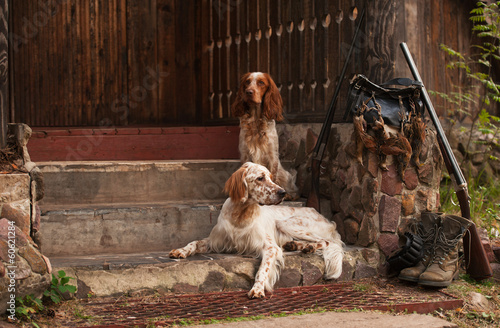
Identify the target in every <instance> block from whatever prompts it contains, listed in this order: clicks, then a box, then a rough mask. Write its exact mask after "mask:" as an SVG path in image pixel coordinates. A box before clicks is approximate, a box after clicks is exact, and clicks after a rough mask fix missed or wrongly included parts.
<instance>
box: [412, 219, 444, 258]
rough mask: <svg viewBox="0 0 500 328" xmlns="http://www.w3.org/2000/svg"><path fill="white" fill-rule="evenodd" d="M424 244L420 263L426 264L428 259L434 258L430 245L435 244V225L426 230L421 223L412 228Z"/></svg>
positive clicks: (436, 227) (436, 228)
mask: <svg viewBox="0 0 500 328" xmlns="http://www.w3.org/2000/svg"><path fill="white" fill-rule="evenodd" d="M412 229H413V231H415V232H416V233H417V234H418V235H419V236H420V238H422V241H423V243H424V256H423V257H422V262H426V261H427V260H428V259H429V258H433V257H434V249H433V247H432V245H433V244H434V243H435V240H434V238H435V236H436V230H439V228H438V226H437V224H434V225H432V227H431V228H429V229H428V230H425V229H424V226H423V224H422V222H419V223H417V224H415V225H414V226H413V227H412Z"/></svg>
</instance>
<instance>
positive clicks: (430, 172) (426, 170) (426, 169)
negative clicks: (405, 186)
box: [418, 162, 434, 185]
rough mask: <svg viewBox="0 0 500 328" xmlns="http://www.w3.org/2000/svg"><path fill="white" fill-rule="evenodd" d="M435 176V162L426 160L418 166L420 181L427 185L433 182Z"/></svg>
mask: <svg viewBox="0 0 500 328" xmlns="http://www.w3.org/2000/svg"><path fill="white" fill-rule="evenodd" d="M433 177H434V163H432V162H426V163H424V164H423V165H421V166H420V167H419V168H418V178H419V180H420V182H422V183H425V184H427V185H430V184H432V180H433Z"/></svg>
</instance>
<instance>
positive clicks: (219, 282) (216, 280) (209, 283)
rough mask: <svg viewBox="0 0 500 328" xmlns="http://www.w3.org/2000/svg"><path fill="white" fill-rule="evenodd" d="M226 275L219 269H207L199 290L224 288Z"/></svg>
mask: <svg viewBox="0 0 500 328" xmlns="http://www.w3.org/2000/svg"><path fill="white" fill-rule="evenodd" d="M225 280H226V276H225V275H224V274H223V273H222V272H219V271H209V272H208V275H207V277H206V278H205V281H204V282H203V284H201V286H200V292H203V293H208V292H220V291H223V290H224V285H225Z"/></svg>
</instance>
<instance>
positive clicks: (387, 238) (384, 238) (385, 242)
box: [378, 233, 399, 257]
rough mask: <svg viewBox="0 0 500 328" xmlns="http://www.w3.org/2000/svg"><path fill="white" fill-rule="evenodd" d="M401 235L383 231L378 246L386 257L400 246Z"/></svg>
mask: <svg viewBox="0 0 500 328" xmlns="http://www.w3.org/2000/svg"><path fill="white" fill-rule="evenodd" d="M398 242H399V237H398V235H395V234H388V233H383V234H380V237H379V238H378V246H379V248H380V250H381V251H382V253H384V255H385V256H386V257H388V256H389V255H391V254H392V253H393V252H394V251H395V250H397V249H398V248H399V245H398Z"/></svg>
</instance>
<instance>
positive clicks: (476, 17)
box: [434, 1, 500, 235]
mask: <svg viewBox="0 0 500 328" xmlns="http://www.w3.org/2000/svg"><path fill="white" fill-rule="evenodd" d="M499 8H500V1H498V2H494V3H491V4H488V5H486V4H484V3H483V2H478V3H477V6H476V8H474V9H473V10H472V11H471V12H470V14H471V16H470V20H471V21H472V23H473V26H472V31H473V33H474V35H475V36H476V40H478V41H479V42H477V44H473V45H472V46H471V51H472V53H471V54H470V55H466V54H463V53H461V52H459V51H456V50H454V49H452V48H451V47H448V46H446V45H444V44H442V45H441V49H442V50H443V51H444V52H446V54H447V55H448V56H449V58H451V60H450V61H449V62H448V64H447V68H448V69H452V70H459V71H460V72H461V76H462V77H463V78H464V80H463V81H462V84H461V86H454V89H455V91H453V92H450V93H448V94H444V93H440V92H434V94H437V95H438V96H441V97H442V98H443V99H444V100H445V102H446V103H447V105H448V106H447V108H448V115H449V118H450V121H451V123H452V124H456V123H460V130H461V131H462V133H464V134H465V136H466V140H465V143H464V149H461V153H462V154H463V160H462V161H461V166H462V168H463V169H465V170H466V171H465V172H464V173H465V175H466V177H467V180H468V181H467V182H468V186H469V194H470V196H471V214H472V218H473V219H474V221H475V223H476V224H479V225H480V226H482V227H484V228H486V229H487V230H488V231H489V233H490V234H491V235H495V234H498V231H499V224H500V221H499V220H498V217H499V214H500V201H499V199H500V185H499V182H498V179H492V175H491V171H488V169H489V166H488V164H487V162H488V161H499V158H498V157H496V156H495V155H494V154H495V153H494V150H495V149H497V150H498V149H500V125H499V123H500V118H499V117H498V116H495V115H493V114H492V113H491V112H492V111H493V108H494V105H496V108H498V105H499V104H500V84H499V83H497V82H495V81H494V76H493V70H492V68H493V67H495V66H498V65H499V64H500V55H499V53H500V10H499ZM464 122H469V123H470V125H469V128H466V127H465V125H464V124H461V123H464ZM475 156H479V160H478V159H477V158H476V159H475V161H476V162H481V161H482V162H483V163H484V164H483V165H482V166H481V168H480V170H479V172H477V173H475V172H472V171H473V170H472V165H471V164H470V162H472V159H473V158H474V157H475ZM452 190H453V188H452V186H451V180H450V177H449V176H447V175H446V174H444V179H443V184H442V189H441V203H442V205H443V206H442V210H443V211H444V212H449V213H454V212H458V210H457V205H456V204H458V202H457V200H456V196H455V195H454V193H453V192H452Z"/></svg>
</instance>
